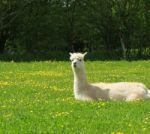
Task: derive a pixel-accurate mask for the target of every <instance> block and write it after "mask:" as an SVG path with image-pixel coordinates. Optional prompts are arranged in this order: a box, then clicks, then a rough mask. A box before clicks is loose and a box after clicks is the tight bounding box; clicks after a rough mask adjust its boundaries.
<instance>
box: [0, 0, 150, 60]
mask: <svg viewBox="0 0 150 134" xmlns="http://www.w3.org/2000/svg"><path fill="white" fill-rule="evenodd" d="M54 51H55V52H58V51H64V52H68V51H90V52H99V53H104V54H105V55H107V56H111V55H113V54H116V55H118V56H120V57H123V58H128V57H132V56H135V57H139V58H140V57H142V56H150V1H149V0H0V53H4V54H16V53H17V54H23V53H32V54H33V53H46V52H47V53H50V52H54Z"/></svg>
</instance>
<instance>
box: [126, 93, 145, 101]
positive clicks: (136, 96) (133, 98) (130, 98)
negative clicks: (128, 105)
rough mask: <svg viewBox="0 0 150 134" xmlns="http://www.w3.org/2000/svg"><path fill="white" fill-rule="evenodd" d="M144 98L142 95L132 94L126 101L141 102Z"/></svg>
mask: <svg viewBox="0 0 150 134" xmlns="http://www.w3.org/2000/svg"><path fill="white" fill-rule="evenodd" d="M142 98H143V97H142V96H141V95H137V94H132V95H130V96H128V97H127V98H126V101H137V100H141V99H142Z"/></svg>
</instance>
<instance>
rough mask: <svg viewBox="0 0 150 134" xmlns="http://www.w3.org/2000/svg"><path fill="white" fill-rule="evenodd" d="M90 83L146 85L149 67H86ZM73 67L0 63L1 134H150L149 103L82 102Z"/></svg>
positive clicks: (117, 64) (137, 63) (133, 64)
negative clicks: (77, 95) (75, 89)
mask: <svg viewBox="0 0 150 134" xmlns="http://www.w3.org/2000/svg"><path fill="white" fill-rule="evenodd" d="M86 71H87V76H88V80H89V82H100V81H101V82H118V81H137V82H143V83H145V84H146V85H147V86H148V87H149V88H150V61H134V62H125V61H116V62H115V61H114V62H108V61H105V62H100V61H95V62H91V61H87V62H86ZM72 86H73V75H72V70H71V67H70V63H69V62H50V61H47V62H30V63H14V62H11V63H7V62H1V63H0V115H1V116H0V133H2V134H3V133H6V134H7V133H10V134H17V133H20V134H25V133H36V134H37V133H38V134H39V133H42V134H43V133H45V134H47V133H50V134H52V133H56V134H57V133H58V134H59V133H60V134H62V133H65V134H66V133H68V134H71V133H72V134H74V133H75V134H76V133H77V134H78V133H79V134H80V133H81V134H101V133H106V134H134V133H135V134H141V133H142V134H148V133H149V132H150V102H148V101H142V102H130V103H126V102H80V101H76V100H75V99H74V96H73V89H72Z"/></svg>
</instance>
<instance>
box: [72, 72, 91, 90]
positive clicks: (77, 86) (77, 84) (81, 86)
mask: <svg viewBox="0 0 150 134" xmlns="http://www.w3.org/2000/svg"><path fill="white" fill-rule="evenodd" d="M87 85H88V82H87V79H86V73H85V70H84V69H83V70H74V90H75V91H77V92H80V91H81V92H82V91H85V90H87Z"/></svg>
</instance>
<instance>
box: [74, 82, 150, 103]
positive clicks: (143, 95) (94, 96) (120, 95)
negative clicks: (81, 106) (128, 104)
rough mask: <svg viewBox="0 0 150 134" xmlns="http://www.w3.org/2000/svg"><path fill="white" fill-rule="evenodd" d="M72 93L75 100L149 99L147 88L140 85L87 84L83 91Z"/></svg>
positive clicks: (77, 90) (75, 89)
mask: <svg viewBox="0 0 150 134" xmlns="http://www.w3.org/2000/svg"><path fill="white" fill-rule="evenodd" d="M75 87H78V86H75ZM81 89H82V90H81ZM74 92H75V98H76V99H78V100H126V101H132V100H138V99H150V97H149V96H150V94H148V90H147V88H146V87H145V86H144V85H143V84H141V83H129V82H118V83H97V84H87V86H85V88H84V89H83V88H80V89H78V88H74Z"/></svg>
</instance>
